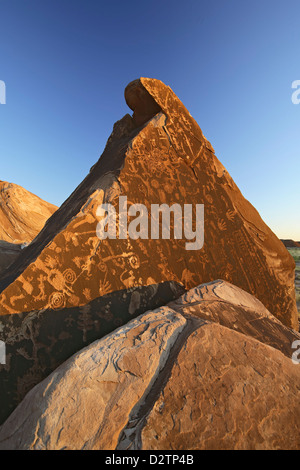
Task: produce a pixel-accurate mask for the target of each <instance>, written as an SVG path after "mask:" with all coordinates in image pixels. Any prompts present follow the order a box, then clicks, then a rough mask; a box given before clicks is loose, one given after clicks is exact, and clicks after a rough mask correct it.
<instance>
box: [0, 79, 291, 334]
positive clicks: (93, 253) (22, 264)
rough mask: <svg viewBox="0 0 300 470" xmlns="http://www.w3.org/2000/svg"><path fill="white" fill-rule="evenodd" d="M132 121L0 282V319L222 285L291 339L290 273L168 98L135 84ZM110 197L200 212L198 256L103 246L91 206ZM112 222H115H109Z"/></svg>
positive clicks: (147, 246) (165, 91)
mask: <svg viewBox="0 0 300 470" xmlns="http://www.w3.org/2000/svg"><path fill="white" fill-rule="evenodd" d="M125 99H126V101H127V103H128V105H129V107H130V108H131V109H132V110H133V111H134V113H133V117H131V116H129V115H126V116H125V117H124V118H123V119H122V120H121V121H119V122H118V123H117V124H116V125H115V127H114V131H113V133H112V135H111V137H110V138H109V140H108V143H107V146H106V148H105V150H104V152H103V154H102V156H101V158H100V159H99V161H98V162H97V163H96V164H95V165H94V167H93V168H92V169H91V171H90V173H89V174H88V176H87V177H86V178H85V180H84V181H83V182H82V183H81V184H80V185H79V186H78V188H77V189H76V190H75V191H74V192H73V193H72V194H71V196H70V197H69V198H68V199H67V200H66V202H65V203H64V204H63V205H62V206H61V207H60V208H59V209H58V210H57V211H56V212H55V213H54V215H53V216H52V217H51V218H50V219H49V220H48V222H47V224H46V225H45V227H44V229H43V230H42V231H41V232H40V234H39V235H38V236H37V237H36V238H35V240H34V242H33V243H31V244H30V245H29V246H28V247H27V248H25V249H24V251H23V253H22V256H21V257H18V259H17V260H16V261H15V263H13V264H12V265H11V266H10V268H9V270H8V271H7V272H6V273H5V274H4V275H3V276H2V278H1V280H0V288H1V290H2V294H1V296H0V314H1V315H5V314H15V313H20V312H30V311H33V310H41V309H44V308H46V309H49V308H50V309H62V308H73V307H79V306H83V305H85V304H86V303H88V302H90V301H91V300H93V299H95V298H98V297H99V296H102V295H105V294H108V293H111V292H114V291H119V290H121V289H128V288H131V287H136V286H138V285H149V284H157V283H161V282H165V281H175V282H179V283H182V284H183V285H184V286H185V288H187V289H190V288H192V287H195V286H196V285H198V284H201V283H203V282H209V281H213V280H214V279H218V278H221V279H225V280H227V281H229V282H231V283H233V284H235V285H237V286H238V287H241V288H242V289H244V290H245V291H247V292H249V293H251V294H252V295H254V296H255V297H256V298H258V299H259V300H261V302H262V303H263V304H264V305H265V307H266V308H267V309H268V310H269V311H270V312H271V313H272V314H274V315H275V316H276V317H277V318H279V319H280V320H281V321H282V322H283V323H284V324H286V325H288V326H290V327H292V328H294V329H298V317H297V309H296V302H295V290H294V268H295V263H294V261H293V259H292V257H291V256H290V255H289V253H288V252H287V250H286V249H285V247H284V245H283V244H282V242H281V241H280V240H278V238H277V237H276V236H275V235H274V233H272V231H271V230H270V229H269V228H268V227H267V226H266V224H265V223H264V222H263V221H262V219H261V218H260V216H259V214H258V213H257V211H256V210H255V209H254V208H253V206H252V205H251V204H250V203H249V202H248V201H246V200H245V199H244V197H243V196H242V194H241V193H240V191H239V189H238V188H237V186H236V185H235V183H234V182H233V180H232V178H231V177H230V175H229V174H228V172H227V171H226V169H225V168H224V167H223V165H222V164H221V163H220V162H219V160H218V159H217V157H216V156H215V154H214V150H213V148H212V146H211V145H210V143H209V142H208V141H207V140H206V138H205V137H204V136H203V134H202V132H201V129H200V128H199V126H198V125H197V123H196V122H195V120H194V119H193V118H192V117H191V115H190V114H189V112H188V111H187V110H186V108H185V107H184V105H183V104H182V103H181V101H180V100H179V99H178V98H177V96H176V95H175V94H174V93H173V91H172V90H171V89H170V88H169V87H167V86H166V85H164V84H163V83H162V82H160V81H158V80H154V79H148V78H141V79H139V80H136V81H134V82H133V83H131V84H130V85H129V86H128V87H127V88H126V90H125ZM119 196H126V197H127V201H128V203H130V204H134V203H137V204H141V203H142V204H144V205H145V206H146V209H147V213H148V222H149V227H150V225H151V204H162V203H165V204H167V205H168V206H172V205H173V204H174V203H177V204H179V205H180V207H181V208H182V207H183V206H184V204H192V205H193V206H195V205H196V204H204V206H205V208H204V212H205V216H204V217H205V222H204V234H205V240H204V246H203V248H202V249H198V250H190V251H189V250H187V249H186V240H185V239H180V238H178V239H174V237H172V233H173V232H172V230H171V240H169V239H143V238H138V239H136V240H135V239H128V238H127V239H126V238H125V239H118V238H117V239H115V240H112V239H105V240H99V238H98V237H97V234H96V229H97V224H98V219H99V218H98V215H97V209H98V206H99V205H100V204H102V203H111V204H113V205H114V207H115V208H116V210H117V212H118V207H119ZM117 220H118V217H117Z"/></svg>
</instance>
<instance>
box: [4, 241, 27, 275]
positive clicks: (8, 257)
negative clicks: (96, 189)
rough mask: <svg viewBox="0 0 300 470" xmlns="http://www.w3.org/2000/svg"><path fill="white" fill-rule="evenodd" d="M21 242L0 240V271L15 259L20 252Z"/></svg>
mask: <svg viewBox="0 0 300 470" xmlns="http://www.w3.org/2000/svg"><path fill="white" fill-rule="evenodd" d="M21 249H22V244H21V243H9V242H6V241H4V240H0V273H1V272H3V271H5V269H6V268H7V267H8V266H9V265H10V264H11V263H12V262H13V261H15V260H16V259H17V257H18V256H19V254H20V253H21Z"/></svg>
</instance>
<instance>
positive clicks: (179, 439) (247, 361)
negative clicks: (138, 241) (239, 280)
mask: <svg viewBox="0 0 300 470" xmlns="http://www.w3.org/2000/svg"><path fill="white" fill-rule="evenodd" d="M208 304H209V305H210V309H209V311H208V314H209V315H208V316H205V313H206V312H207V310H206V308H207V305H208ZM229 306H231V308H230V309H229V310H228V307H229ZM195 308H196V311H195ZM201 308H202V312H201ZM243 309H244V310H245V312H244V314H243V316H242V318H243V322H245V323H248V327H249V329H248V330H247V326H246V327H244V326H243V325H242V324H241V323H240V322H239V318H240V315H241V313H242V311H243ZM255 314H256V315H255ZM264 319H266V320H268V322H269V323H268V322H267V323H265V321H264ZM219 320H220V321H219ZM252 320H254V322H253V323H254V326H251V322H252ZM272 322H274V324H275V326H274V328H272ZM260 329H261V330H262V331H265V330H267V329H269V330H270V334H269V337H267V339H266V341H267V342H272V343H273V344H274V347H273V346H270V345H269V344H265V343H264V342H263V335H262V334H261V332H260ZM285 334H286V339H285V340H284V341H283V336H284V335H285ZM289 335H293V336H289ZM276 336H278V342H277V340H276ZM258 338H259V339H258ZM295 339H300V337H299V335H298V334H296V333H295V332H293V331H292V330H289V329H288V328H286V327H284V326H283V325H282V329H280V327H279V322H278V320H276V319H275V318H274V317H273V316H272V315H271V314H270V313H269V312H268V311H267V310H266V309H265V307H263V306H262V304H261V303H260V302H258V301H257V299H254V298H253V297H251V296H250V295H249V294H247V293H246V292H244V291H242V290H241V289H238V288H236V287H234V286H232V285H231V284H228V283H225V282H221V281H216V282H215V283H211V284H209V285H204V286H199V287H197V288H196V289H193V290H191V291H190V292H188V293H186V294H183V296H182V297H181V298H180V299H179V300H178V301H176V302H174V301H173V302H171V303H170V304H169V305H166V306H164V307H160V308H158V309H155V310H153V311H151V312H147V313H145V314H143V315H141V316H139V317H137V318H136V319H134V320H132V321H130V322H129V323H128V324H126V325H125V326H122V327H120V328H118V329H117V330H115V331H114V332H113V333H111V334H110V335H108V336H106V337H105V338H103V339H101V340H98V341H95V342H94V343H92V344H90V345H89V346H87V347H86V348H85V349H83V350H82V351H80V352H78V353H76V354H75V355H74V356H72V357H71V358H70V359H69V360H68V361H66V362H65V363H64V364H62V365H61V366H60V367H58V368H57V369H56V370H55V371H54V372H53V373H52V374H50V376H49V377H47V378H46V379H45V380H44V381H42V382H41V383H40V384H38V385H37V386H35V387H34V388H33V389H32V390H31V391H30V392H29V393H28V394H27V395H26V397H25V398H24V400H23V401H22V403H20V405H19V406H18V407H17V408H16V410H15V411H14V412H13V413H12V414H11V415H10V417H9V418H8V419H7V421H6V422H5V423H4V424H3V425H2V427H1V428H0V449H52V450H54V449H55V450H56V449H119V450H125V449H145V450H146V449H147V450H148V449H151V450H152V449H160V450H162V449H164V450H168V449H170V450H171V449H175V450H184V449H299V448H300V407H299V399H300V365H295V364H293V362H292V360H291V355H292V349H291V350H290V357H289V355H288V354H287V344H288V342H289V341H291V340H295ZM281 349H282V350H283V352H284V353H283V352H282V351H281Z"/></svg>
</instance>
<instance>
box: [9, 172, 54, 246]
mask: <svg viewBox="0 0 300 470" xmlns="http://www.w3.org/2000/svg"><path fill="white" fill-rule="evenodd" d="M56 209H57V207H56V206H54V205H53V204H50V203H49V202H46V201H44V200H43V199H41V198H39V197H38V196H36V195H35V194H32V193H31V192H29V191H27V190H26V189H24V188H22V187H21V186H18V185H17V184H13V183H7V182H5V181H0V240H4V241H7V242H10V243H29V242H31V240H33V238H34V237H35V236H36V235H37V234H38V233H39V232H40V230H41V229H42V228H43V226H44V224H45V222H46V220H47V219H48V218H49V217H50V216H51V215H52V214H53V213H54V212H55V211H56Z"/></svg>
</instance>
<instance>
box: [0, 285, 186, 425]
mask: <svg viewBox="0 0 300 470" xmlns="http://www.w3.org/2000/svg"><path fill="white" fill-rule="evenodd" d="M183 292H184V288H183V287H182V286H181V285H179V284H176V283H174V282H165V283H162V284H158V285H152V286H145V287H143V286H139V287H134V288H131V289H124V290H122V291H119V292H114V293H111V294H107V295H105V296H103V297H99V298H98V299H94V300H93V301H91V302H90V303H89V304H87V305H85V306H83V307H73V308H66V309H62V310H56V311H53V310H42V311H37V312H31V313H20V314H15V315H4V316H2V317H0V339H1V340H2V341H4V342H5V344H6V364H5V365H3V364H0V402H1V408H0V423H3V421H4V420H5V419H6V418H7V417H8V416H9V415H10V413H11V412H12V411H13V409H14V408H15V407H16V406H17V405H18V403H20V401H21V400H22V399H23V398H24V396H25V395H26V393H27V392H28V391H29V390H30V389H31V388H33V387H34V386H35V385H36V384H38V383H39V382H40V381H41V380H43V379H44V378H45V377H47V376H48V375H49V374H50V373H51V372H53V371H54V369H56V368H57V367H58V366H59V365H60V364H62V363H63V362H64V361H66V360H67V359H68V358H69V357H70V356H72V354H74V353H76V352H77V351H79V350H81V349H82V348H83V347H85V346H87V345H88V344H90V343H92V342H93V341H95V340H96V339H99V338H102V337H103V336H105V335H107V334H108V333H111V332H112V331H113V330H115V329H116V328H117V327H118V326H120V325H124V324H125V323H127V322H128V321H129V320H131V319H132V318H134V317H136V316H138V315H140V314H141V313H144V312H145V311H147V310H149V309H155V308H157V307H159V306H161V305H164V304H166V303H168V302H170V301H171V300H173V299H176V298H177V297H179V296H180V295H181V294H182V293H183Z"/></svg>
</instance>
